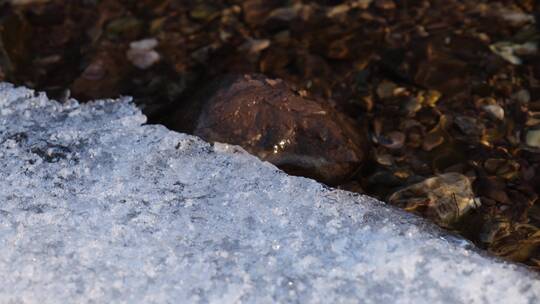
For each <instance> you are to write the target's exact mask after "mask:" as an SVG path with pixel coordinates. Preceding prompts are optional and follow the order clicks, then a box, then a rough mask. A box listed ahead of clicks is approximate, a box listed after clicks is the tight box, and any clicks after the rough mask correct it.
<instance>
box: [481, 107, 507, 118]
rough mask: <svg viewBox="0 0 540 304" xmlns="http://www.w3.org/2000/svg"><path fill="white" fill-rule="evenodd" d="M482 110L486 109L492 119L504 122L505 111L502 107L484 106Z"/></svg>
mask: <svg viewBox="0 0 540 304" xmlns="http://www.w3.org/2000/svg"><path fill="white" fill-rule="evenodd" d="M482 109H484V111H486V112H487V113H488V114H489V115H490V116H491V117H493V118H495V119H498V120H504V109H503V108H502V107H501V106H499V105H497V104H492V105H486V106H483V107H482Z"/></svg>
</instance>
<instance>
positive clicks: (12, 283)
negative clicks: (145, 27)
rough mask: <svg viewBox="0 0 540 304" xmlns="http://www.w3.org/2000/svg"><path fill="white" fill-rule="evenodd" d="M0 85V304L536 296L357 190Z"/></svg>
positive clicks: (135, 116)
mask: <svg viewBox="0 0 540 304" xmlns="http://www.w3.org/2000/svg"><path fill="white" fill-rule="evenodd" d="M144 122H145V117H144V116H143V115H142V114H141V112H140V111H139V110H138V109H137V108H136V107H135V106H133V105H132V104H131V103H130V102H129V100H117V101H113V100H107V101H96V102H93V103H90V104H85V105H79V104H78V103H77V102H75V101H70V102H68V103H66V104H59V103H57V102H55V101H49V100H48V99H47V98H46V97H45V96H44V95H42V94H36V93H34V92H33V91H31V90H27V89H24V88H13V87H12V86H10V85H7V84H0V168H1V169H0V244H1V245H0V302H1V303H66V302H71V303H75V302H76V303H83V302H97V303H112V302H115V303H136V302H140V303H173V302H174V303H178V302H196V303H237V302H246V303H253V302H256V303H277V302H281V303H283V302H298V303H358V302H363V303H436V302H444V303H453V302H455V303H538V302H539V301H540V299H539V298H540V280H538V277H537V276H536V274H534V273H531V272H528V271H527V270H525V269H524V268H521V267H519V266H515V265H512V264H508V263H503V262H501V261H499V260H496V259H493V258H490V257H486V256H484V255H482V254H479V253H477V252H476V251H474V249H472V247H471V246H470V245H469V244H468V243H467V242H466V241H463V240H461V239H459V238H456V237H453V236H449V235H446V234H444V233H441V232H440V231H439V230H437V229H436V228H434V227H433V226H432V225H430V224H427V223H425V222H424V221H423V220H421V219H418V218H416V217H414V216H411V215H408V214H405V213H403V212H401V211H398V210H395V209H392V208H389V207H387V206H385V205H383V204H382V203H380V202H378V201H376V200H374V199H371V198H369V197H365V196H359V195H354V194H351V193H348V192H344V191H337V190H333V189H328V188H325V187H324V186H322V185H320V184H318V183H316V182H314V181H312V180H309V179H304V178H299V177H291V176H288V175H286V174H284V173H282V172H281V171H279V170H278V169H276V168H275V167H274V166H272V165H270V164H268V163H263V162H261V161H259V160H258V159H256V158H255V157H252V156H250V155H247V154H246V153H245V152H243V150H241V149H240V148H237V147H233V146H227V145H222V144H219V145H217V144H216V145H210V144H208V143H205V142H203V141H201V140H199V139H197V138H195V137H192V136H189V135H185V134H179V133H175V132H172V131H169V130H167V129H166V128H164V127H162V126H154V125H144V126H143V125H142V124H143V123H144Z"/></svg>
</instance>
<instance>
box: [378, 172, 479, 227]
mask: <svg viewBox="0 0 540 304" xmlns="http://www.w3.org/2000/svg"><path fill="white" fill-rule="evenodd" d="M388 201H389V202H390V203H391V204H393V205H396V206H399V207H401V208H404V209H405V210H407V211H411V212H416V213H421V214H422V215H423V216H425V217H427V218H429V219H431V220H433V221H434V222H435V223H437V224H438V225H440V226H442V227H451V226H452V224H453V223H455V222H456V221H457V220H459V219H460V218H461V217H462V216H463V215H465V214H466V213H468V212H469V211H470V210H472V209H474V208H477V207H478V206H479V204H480V202H479V200H478V199H476V198H475V197H474V193H473V191H472V186H471V182H470V180H469V179H468V178H467V177H466V176H465V175H462V174H459V173H454V172H451V173H445V174H441V175H438V176H435V177H431V178H427V179H425V180H424V181H422V182H420V183H417V184H413V185H411V186H408V187H406V188H404V189H402V190H399V191H397V192H395V193H394V194H392V196H390V198H389V199H388Z"/></svg>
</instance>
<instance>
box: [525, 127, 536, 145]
mask: <svg viewBox="0 0 540 304" xmlns="http://www.w3.org/2000/svg"><path fill="white" fill-rule="evenodd" d="M525 142H526V143H527V146H529V147H534V148H540V129H538V130H529V131H527V135H526V136H525Z"/></svg>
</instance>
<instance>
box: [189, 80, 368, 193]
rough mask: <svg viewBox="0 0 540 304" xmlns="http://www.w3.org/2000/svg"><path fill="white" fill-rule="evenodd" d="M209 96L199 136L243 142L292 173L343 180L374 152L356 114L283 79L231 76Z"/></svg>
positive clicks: (329, 181)
mask: <svg viewBox="0 0 540 304" xmlns="http://www.w3.org/2000/svg"><path fill="white" fill-rule="evenodd" d="M203 99H204V100H203V103H202V109H201V111H200V115H199V116H198V120H196V121H195V122H194V125H195V127H194V134H195V135H197V136H200V137H202V138H203V139H205V140H207V141H210V142H214V141H217V142H225V143H230V144H235V145H240V146H242V147H243V148H244V149H246V150H247V151H249V152H250V153H252V154H254V155H257V156H258V157H260V158H261V159H263V160H267V161H269V162H271V163H273V164H275V165H277V166H278V167H280V168H282V169H283V170H285V171H287V172H289V173H290V174H294V175H302V176H308V177H312V178H315V179H318V180H320V181H322V182H325V183H327V184H337V183H339V182H341V181H343V180H345V179H347V178H349V177H350V176H352V175H353V174H354V173H355V172H356V171H357V170H358V169H359V167H360V165H361V163H362V161H363V160H364V159H365V156H366V153H367V151H368V150H367V149H366V147H365V145H366V143H367V140H366V136H365V135H364V131H363V128H361V127H360V126H359V125H357V124H356V123H355V122H354V121H353V120H352V119H350V118H349V117H346V116H345V115H343V114H341V113H339V112H337V111H336V110H335V109H334V108H333V107H331V106H330V105H328V104H326V103H325V102H322V101H316V100H312V99H306V98H303V97H301V96H299V95H298V94H296V93H295V92H294V91H293V90H292V89H291V88H290V87H289V86H288V85H287V84H285V83H284V82H283V81H282V80H279V79H277V80H276V79H268V78H266V77H264V76H262V75H251V76H248V75H245V76H231V77H228V78H226V79H224V80H223V81H221V82H218V83H217V85H216V84H215V85H214V86H213V88H212V89H210V90H209V91H207V92H206V97H205V98H203ZM199 102H201V100H199ZM199 104H200V103H199Z"/></svg>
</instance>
